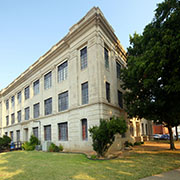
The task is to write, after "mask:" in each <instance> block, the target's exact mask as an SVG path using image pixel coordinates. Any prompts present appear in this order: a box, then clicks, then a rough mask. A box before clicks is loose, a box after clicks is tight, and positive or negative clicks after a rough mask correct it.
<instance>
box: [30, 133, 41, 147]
mask: <svg viewBox="0 0 180 180" xmlns="http://www.w3.org/2000/svg"><path fill="white" fill-rule="evenodd" d="M39 144H40V141H39V139H38V138H37V137H36V136H34V135H31V137H30V145H35V146H36V145H39Z"/></svg>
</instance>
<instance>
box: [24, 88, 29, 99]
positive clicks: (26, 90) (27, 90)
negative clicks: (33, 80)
mask: <svg viewBox="0 0 180 180" xmlns="http://www.w3.org/2000/svg"><path fill="white" fill-rule="evenodd" d="M24 97H25V100H26V99H29V86H28V87H26V88H25V89H24Z"/></svg>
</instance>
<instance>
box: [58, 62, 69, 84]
mask: <svg viewBox="0 0 180 180" xmlns="http://www.w3.org/2000/svg"><path fill="white" fill-rule="evenodd" d="M67 68H68V63H67V61H66V62H64V63H63V64H61V65H60V66H58V81H59V82H61V81H64V80H65V79H67Z"/></svg>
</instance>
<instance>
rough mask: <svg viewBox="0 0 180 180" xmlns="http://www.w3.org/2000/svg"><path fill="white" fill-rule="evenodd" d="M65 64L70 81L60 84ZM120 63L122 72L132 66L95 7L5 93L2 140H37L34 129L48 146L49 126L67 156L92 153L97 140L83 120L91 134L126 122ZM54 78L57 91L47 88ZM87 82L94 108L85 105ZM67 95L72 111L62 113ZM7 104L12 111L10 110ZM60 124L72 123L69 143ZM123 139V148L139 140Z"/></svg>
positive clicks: (0, 104) (0, 105) (1, 95)
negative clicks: (105, 124)
mask: <svg viewBox="0 0 180 180" xmlns="http://www.w3.org/2000/svg"><path fill="white" fill-rule="evenodd" d="M84 48H86V55H87V57H86V58H87V64H86V65H84V66H85V68H82V64H81V63H82V62H81V60H82V57H81V56H82V50H83V49H84ZM105 51H106V53H105ZM107 54H108V55H107ZM106 55H107V57H105V56H106ZM106 60H108V64H107V62H106ZM64 62H66V63H67V72H66V73H67V74H66V75H62V76H63V77H65V78H64V79H63V80H62V81H59V71H58V70H59V66H60V65H61V64H63V63H64ZM117 62H118V63H119V64H120V66H121V68H123V67H125V66H126V52H125V50H124V49H123V47H122V46H121V44H120V42H119V40H118V39H117V37H116V35H115V34H114V30H113V29H112V27H111V26H110V25H109V23H108V22H107V20H106V19H105V17H104V15H103V14H102V12H101V11H100V9H99V8H96V7H94V8H92V9H91V10H90V11H89V12H88V13H87V14H86V15H85V16H84V17H83V18H82V19H81V20H80V21H79V22H78V23H77V24H75V25H73V26H72V27H71V28H70V30H69V32H68V34H67V35H66V36H65V37H64V38H63V39H62V40H60V41H59V42H58V43H57V44H56V45H54V46H53V47H52V48H51V49H50V50H49V51H48V52H47V53H46V54H44V55H43V56H41V57H40V58H39V59H38V60H37V61H36V62H35V63H34V64H33V65H32V66H30V67H29V68H28V69H27V70H26V71H25V72H24V73H22V74H21V75H20V76H19V77H18V78H16V79H15V80H14V81H13V82H12V83H11V84H10V85H9V86H8V87H7V88H5V89H3V90H1V92H0V135H3V134H5V133H6V134H8V135H12V132H13V140H14V141H17V138H18V137H17V136H18V135H17V131H18V132H19V131H20V140H21V141H27V140H29V138H30V136H31V135H32V134H33V128H38V137H39V139H40V140H41V142H43V141H45V134H44V133H45V126H47V125H51V141H52V142H54V143H56V144H57V145H59V144H62V145H63V146H64V148H65V149H67V150H91V149H92V145H91V144H92V140H91V137H90V135H89V133H88V132H83V127H82V126H83V125H82V120H83V119H86V120H87V129H88V128H89V127H92V126H93V125H98V124H99V120H100V119H101V118H105V119H109V118H110V117H112V116H113V115H115V116H121V115H123V116H126V113H125V112H124V110H123V109H122V108H120V106H119V102H118V93H117V91H118V90H119V92H122V93H123V90H122V89H121V87H120V84H121V81H120V80H119V79H118V78H117ZM49 72H51V86H50V87H49V88H45V86H46V85H45V78H46V77H45V76H46V75H47V74H48V73H49ZM63 73H64V71H63ZM38 80H39V91H38V93H37V94H36V95H34V94H35V92H34V91H35V90H34V84H35V82H36V81H38ZM86 82H87V83H88V102H87V103H85V104H82V96H83V94H82V84H83V83H86ZM107 83H108V84H109V87H110V88H109V92H110V94H109V96H110V99H107V87H106V86H107V85H106V84H107ZM26 87H29V98H27V99H25V91H26V90H25V89H26ZM19 92H21V102H18V93H19ZM63 92H68V105H67V106H68V107H67V108H66V109H65V110H63V111H62V110H59V106H58V99H59V94H61V93H63ZM13 96H14V100H13ZM48 98H52V112H51V113H50V114H48V115H45V100H46V99H48ZM7 100H8V103H9V107H8V108H6V103H7ZM37 103H39V114H38V117H37V118H34V109H33V108H34V105H35V104H37ZM27 107H29V118H28V120H25V108H27ZM19 111H21V120H19V122H18V112H19ZM13 114H14V115H13ZM7 116H8V117H9V124H8V125H7ZM13 116H14V117H13ZM13 119H14V122H13ZM11 121H12V122H11ZM128 122H129V120H128V119H127V123H128ZM133 122H134V121H133ZM59 123H67V127H68V128H67V129H66V131H67V134H68V137H67V139H66V140H61V139H60V136H59V128H58V127H59V126H58V124H59ZM83 133H87V138H86V139H83V135H84V134H83ZM133 136H134V135H133ZM117 139H119V140H118V143H117V144H118V147H119V148H120V146H122V142H123V141H125V140H131V139H133V138H132V136H130V131H129V130H128V132H127V133H126V135H125V138H122V137H121V136H118V137H117ZM122 140H123V141H122ZM119 143H120V145H119Z"/></svg>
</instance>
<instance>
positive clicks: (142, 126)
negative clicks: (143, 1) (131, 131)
mask: <svg viewBox="0 0 180 180" xmlns="http://www.w3.org/2000/svg"><path fill="white" fill-rule="evenodd" d="M141 128H142V135H144V123H141Z"/></svg>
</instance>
